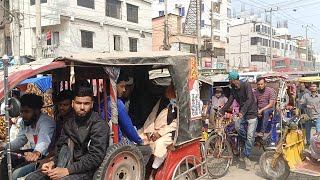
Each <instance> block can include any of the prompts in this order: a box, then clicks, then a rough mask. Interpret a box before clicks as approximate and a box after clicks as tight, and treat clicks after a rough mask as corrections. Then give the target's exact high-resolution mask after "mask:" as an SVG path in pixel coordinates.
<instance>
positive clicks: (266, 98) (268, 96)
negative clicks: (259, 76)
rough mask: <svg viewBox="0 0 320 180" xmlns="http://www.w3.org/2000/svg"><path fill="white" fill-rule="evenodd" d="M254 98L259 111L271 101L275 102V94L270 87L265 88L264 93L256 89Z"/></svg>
mask: <svg viewBox="0 0 320 180" xmlns="http://www.w3.org/2000/svg"><path fill="white" fill-rule="evenodd" d="M254 96H255V97H256V99H257V103H258V108H259V109H262V108H264V107H266V106H267V105H268V104H269V102H270V101H271V100H274V101H275V100H276V92H275V90H274V89H272V88H270V87H265V89H264V91H259V90H258V89H257V90H256V91H254Z"/></svg>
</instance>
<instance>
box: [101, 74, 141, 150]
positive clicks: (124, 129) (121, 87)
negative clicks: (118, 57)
mask: <svg viewBox="0 0 320 180" xmlns="http://www.w3.org/2000/svg"><path fill="white" fill-rule="evenodd" d="M128 80H129V79H128V78H127V77H126V76H124V75H123V74H120V76H119V78H118V81H117V96H118V99H117V107H118V123H119V130H118V132H119V142H121V140H122V136H125V137H126V138H128V139H129V141H132V142H135V143H137V144H138V145H143V141H142V139H141V138H140V137H139V135H138V133H137V130H136V128H135V127H134V126H133V124H132V121H131V118H130V116H129V114H128V112H127V109H126V106H125V105H124V103H123V102H122V100H121V99H120V98H121V97H122V96H123V94H124V93H125V91H126V82H127V81H128ZM110 100H111V99H110V97H108V99H107V103H108V105H107V107H108V120H110V119H111V106H110ZM101 111H102V112H101V115H100V116H101V118H102V119H105V111H104V103H103V102H102V103H101ZM122 133H123V134H122Z"/></svg>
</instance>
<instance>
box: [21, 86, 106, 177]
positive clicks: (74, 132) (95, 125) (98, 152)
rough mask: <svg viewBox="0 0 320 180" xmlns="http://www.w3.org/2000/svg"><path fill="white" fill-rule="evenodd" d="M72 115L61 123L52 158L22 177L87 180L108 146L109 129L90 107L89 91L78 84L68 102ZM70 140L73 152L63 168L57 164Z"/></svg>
mask: <svg viewBox="0 0 320 180" xmlns="http://www.w3.org/2000/svg"><path fill="white" fill-rule="evenodd" d="M72 106H73V109H74V111H75V116H74V117H72V118H70V119H68V121H65V122H64V125H63V130H62V132H61V136H60V138H59V141H58V144H57V152H56V156H55V158H54V160H52V161H50V162H48V163H45V164H43V165H42V167H41V170H38V171H36V172H34V173H31V174H30V175H28V176H27V178H26V180H45V179H48V180H49V179H59V180H67V179H81V180H91V179H92V176H93V174H94V172H95V171H96V169H97V168H98V167H99V166H100V164H101V163H102V161H103V159H104V156H105V154H106V149H107V147H108V145H109V134H110V129H109V127H108V125H107V123H106V122H105V121H102V120H101V118H100V117H99V115H98V114H97V113H96V112H93V111H92V108H93V91H92V89H91V88H89V87H79V88H78V89H77V91H76V92H75V98H74V100H73V101H72ZM68 141H71V142H72V143H73V144H74V146H73V148H74V149H73V151H72V152H71V157H70V159H69V161H70V163H68V164H67V165H66V166H65V167H57V166H58V164H60V163H59V161H58V160H59V159H61V157H60V156H64V154H60V152H61V151H62V147H64V146H65V145H66V144H68Z"/></svg>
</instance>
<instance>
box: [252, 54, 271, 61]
mask: <svg viewBox="0 0 320 180" xmlns="http://www.w3.org/2000/svg"><path fill="white" fill-rule="evenodd" d="M251 62H267V58H266V56H264V55H251Z"/></svg>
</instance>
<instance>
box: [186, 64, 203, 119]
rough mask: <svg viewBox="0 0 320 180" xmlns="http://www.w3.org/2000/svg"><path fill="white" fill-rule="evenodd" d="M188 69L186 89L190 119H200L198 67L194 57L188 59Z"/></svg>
mask: <svg viewBox="0 0 320 180" xmlns="http://www.w3.org/2000/svg"><path fill="white" fill-rule="evenodd" d="M189 65H190V70H189V78H188V89H189V95H190V119H191V120H196V119H201V107H200V101H201V100H200V89H199V78H198V67H197V60H196V58H191V59H190V60H189Z"/></svg>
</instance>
